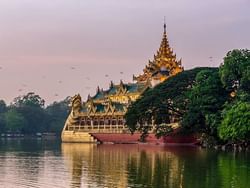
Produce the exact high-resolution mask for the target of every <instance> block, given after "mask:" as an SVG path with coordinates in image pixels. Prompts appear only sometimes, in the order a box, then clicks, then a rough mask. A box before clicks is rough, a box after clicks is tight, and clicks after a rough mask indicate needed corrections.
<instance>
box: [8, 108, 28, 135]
mask: <svg viewBox="0 0 250 188" xmlns="http://www.w3.org/2000/svg"><path fill="white" fill-rule="evenodd" d="M5 123H6V127H7V131H10V132H21V130H22V129H23V127H25V126H26V124H27V122H26V120H25V118H24V117H23V116H22V114H20V113H18V112H17V111H16V110H15V109H11V110H9V111H8V112H6V113H5Z"/></svg>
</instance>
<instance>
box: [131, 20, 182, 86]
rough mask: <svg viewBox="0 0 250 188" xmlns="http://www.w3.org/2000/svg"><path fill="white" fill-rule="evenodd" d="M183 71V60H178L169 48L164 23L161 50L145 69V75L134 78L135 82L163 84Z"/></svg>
mask: <svg viewBox="0 0 250 188" xmlns="http://www.w3.org/2000/svg"><path fill="white" fill-rule="evenodd" d="M182 71H183V67H182V65H181V60H178V61H177V60H176V54H174V53H173V50H172V49H171V48H170V46H169V42H168V39H167V32H166V24H165V23H164V32H163V38H162V41H161V45H160V48H159V50H157V53H156V55H154V59H153V61H150V60H149V62H148V64H147V65H146V67H145V68H144V69H143V74H141V75H139V76H134V78H133V79H134V80H136V81H137V82H146V81H150V82H151V83H152V82H154V81H157V83H160V82H163V81H164V80H166V79H168V78H169V77H170V76H173V75H176V74H177V73H179V72H182Z"/></svg>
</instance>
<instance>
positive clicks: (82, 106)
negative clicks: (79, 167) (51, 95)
mask: <svg viewBox="0 0 250 188" xmlns="http://www.w3.org/2000/svg"><path fill="white" fill-rule="evenodd" d="M182 71H183V67H182V65H181V60H176V54H174V53H173V50H172V49H171V48H170V46H169V42H168V39H167V34H166V25H165V24H164V32H163V38H162V41H161V44H160V48H159V49H158V50H157V53H156V55H154V59H153V60H152V61H149V62H148V64H147V65H146V66H145V68H144V69H143V73H142V74H141V75H138V76H133V81H134V83H123V81H122V80H121V81H120V83H119V84H114V83H113V82H111V83H110V86H109V88H108V89H106V90H103V89H100V88H99V87H97V90H96V94H95V95H94V96H90V95H89V96H88V99H87V101H86V102H83V103H82V101H81V97H80V95H75V96H74V97H73V98H72V103H71V104H72V111H71V114H70V115H69V117H68V119H67V121H66V123H65V126H64V129H63V133H62V138H66V137H67V136H66V135H67V131H74V132H75V131H80V132H81V131H82V132H122V131H125V130H126V126H125V120H124V115H125V113H126V111H127V108H128V106H129V105H130V104H131V102H133V101H135V100H137V99H138V98H139V97H140V95H141V94H142V93H143V92H144V91H145V90H146V89H147V88H149V87H154V86H155V85H157V84H159V83H161V82H163V81H165V80H166V79H168V78H169V77H171V76H173V75H176V74H177V73H179V72H182Z"/></svg>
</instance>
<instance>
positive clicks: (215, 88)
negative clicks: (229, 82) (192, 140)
mask: <svg viewBox="0 0 250 188" xmlns="http://www.w3.org/2000/svg"><path fill="white" fill-rule="evenodd" d="M227 96H228V93H227V92H226V90H225V89H224V88H223V86H222V83H221V80H220V77H219V72H218V68H214V69H208V70H203V71H200V72H199V73H198V74H197V76H196V79H195V84H194V86H193V88H192V90H191V92H190V96H189V100H190V103H189V105H188V111H187V113H185V115H184V118H183V121H182V125H183V126H184V127H186V128H189V129H192V130H193V131H195V132H205V133H209V134H211V135H214V136H216V135H217V127H218V125H219V123H220V120H221V118H220V112H221V110H222V109H223V105H224V103H225V102H226V100H227Z"/></svg>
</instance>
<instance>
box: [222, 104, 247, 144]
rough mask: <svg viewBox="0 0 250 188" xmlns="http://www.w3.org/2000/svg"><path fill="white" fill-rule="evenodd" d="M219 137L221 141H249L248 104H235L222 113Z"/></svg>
mask: <svg viewBox="0 0 250 188" xmlns="http://www.w3.org/2000/svg"><path fill="white" fill-rule="evenodd" d="M219 136H220V138H221V139H223V140H232V141H247V140H248V141H249V140H250V103H248V102H237V103H236V104H234V105H232V106H231V107H229V108H226V109H225V110H224V111H223V120H222V122H221V125H220V127H219Z"/></svg>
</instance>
